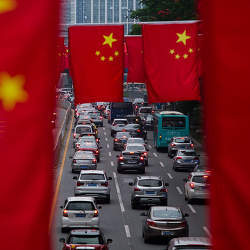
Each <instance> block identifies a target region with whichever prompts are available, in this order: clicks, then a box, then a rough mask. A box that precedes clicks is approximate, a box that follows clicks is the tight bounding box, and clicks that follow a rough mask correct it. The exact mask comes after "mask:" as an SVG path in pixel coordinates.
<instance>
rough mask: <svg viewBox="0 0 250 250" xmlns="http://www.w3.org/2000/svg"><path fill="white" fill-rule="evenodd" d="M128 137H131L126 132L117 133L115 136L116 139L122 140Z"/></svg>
mask: <svg viewBox="0 0 250 250" xmlns="http://www.w3.org/2000/svg"><path fill="white" fill-rule="evenodd" d="M123 136H124V137H130V136H131V135H130V133H128V132H118V133H117V134H116V137H117V138H122V137H123Z"/></svg>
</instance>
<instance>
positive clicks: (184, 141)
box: [174, 138, 191, 143]
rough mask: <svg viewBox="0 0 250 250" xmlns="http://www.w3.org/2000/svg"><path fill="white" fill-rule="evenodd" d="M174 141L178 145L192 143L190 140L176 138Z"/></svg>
mask: <svg viewBox="0 0 250 250" xmlns="http://www.w3.org/2000/svg"><path fill="white" fill-rule="evenodd" d="M174 141H175V142H177V143H191V139H190V138H175V140H174Z"/></svg>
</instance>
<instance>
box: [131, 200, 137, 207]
mask: <svg viewBox="0 0 250 250" xmlns="http://www.w3.org/2000/svg"><path fill="white" fill-rule="evenodd" d="M131 208H132V209H136V208H137V205H136V204H135V203H134V202H133V201H131Z"/></svg>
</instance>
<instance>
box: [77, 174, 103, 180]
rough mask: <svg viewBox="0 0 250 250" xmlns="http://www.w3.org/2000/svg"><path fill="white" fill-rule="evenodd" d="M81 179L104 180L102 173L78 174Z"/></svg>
mask: <svg viewBox="0 0 250 250" xmlns="http://www.w3.org/2000/svg"><path fill="white" fill-rule="evenodd" d="M80 180H81V181H88V180H105V177H104V175H103V174H82V175H81V176H80Z"/></svg>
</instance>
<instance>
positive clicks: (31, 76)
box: [0, 0, 59, 250]
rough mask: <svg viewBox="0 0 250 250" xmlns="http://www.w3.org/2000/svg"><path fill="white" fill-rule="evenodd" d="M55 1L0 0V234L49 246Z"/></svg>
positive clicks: (28, 245) (40, 248)
mask: <svg viewBox="0 0 250 250" xmlns="http://www.w3.org/2000/svg"><path fill="white" fill-rule="evenodd" d="M58 9H59V4H58V1H57V0H56V1H51V0H43V1H36V2H35V3H34V1H33V0H0V23H1V24H2V25H1V39H0V55H1V56H0V159H1V166H2V167H1V181H0V190H1V200H2V203H1V204H2V205H1V206H0V221H1V227H2V228H3V229H4V230H2V231H1V238H2V239H4V241H5V242H8V243H7V244H8V245H9V247H10V246H11V245H12V246H13V244H14V245H16V247H17V248H18V249H19V250H31V249H34V246H35V248H36V249H37V250H44V249H48V250H49V249H51V247H50V236H49V235H50V234H49V222H50V216H51V204H52V197H53V196H52V195H53V174H52V169H53V138H52V131H51V118H52V114H53V110H54V98H55V88H56V82H55V76H56V74H55V72H56V35H57V30H58V27H57V22H58V20H59V18H58V16H59V15H58V13H57V12H58Z"/></svg>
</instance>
